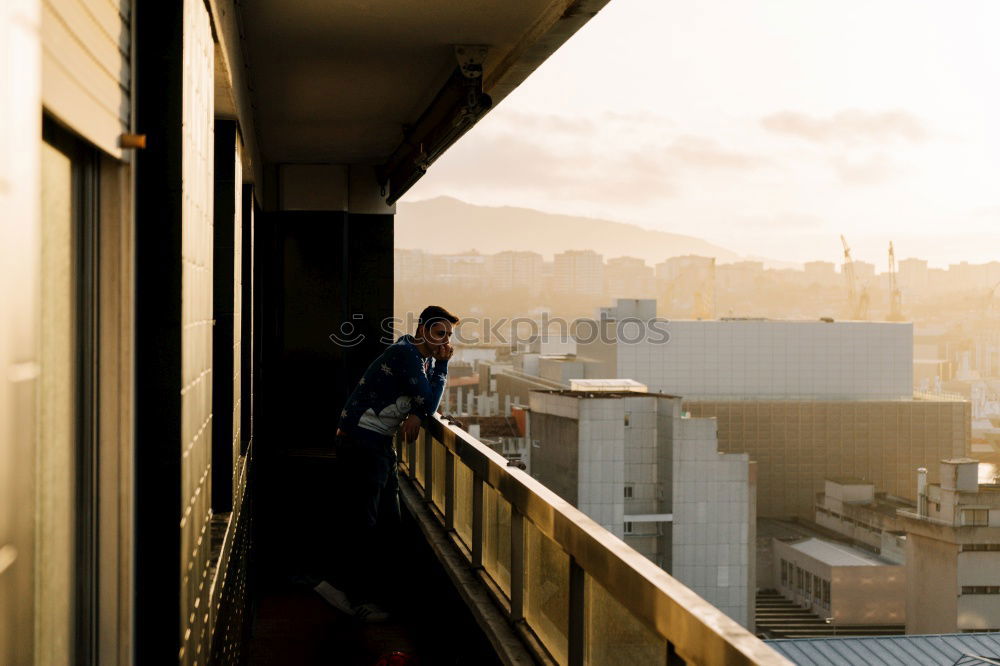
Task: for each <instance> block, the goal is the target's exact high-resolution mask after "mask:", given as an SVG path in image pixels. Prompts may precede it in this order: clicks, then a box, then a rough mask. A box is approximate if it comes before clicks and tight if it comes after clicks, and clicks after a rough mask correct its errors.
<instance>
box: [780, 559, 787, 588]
mask: <svg viewBox="0 0 1000 666" xmlns="http://www.w3.org/2000/svg"><path fill="white" fill-rule="evenodd" d="M781 584H782V585H788V562H787V561H785V560H781Z"/></svg>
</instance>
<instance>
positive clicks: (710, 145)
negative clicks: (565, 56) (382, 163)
mask: <svg viewBox="0 0 1000 666" xmlns="http://www.w3.org/2000/svg"><path fill="white" fill-rule="evenodd" d="M643 119H645V118H643ZM633 127H635V126H633ZM606 129H607V128H606V126H604V125H602V122H597V121H594V122H591V121H589V120H586V119H583V120H578V119H567V118H563V117H560V116H552V115H541V114H525V113H519V112H512V113H507V114H506V115H505V116H503V117H497V118H496V122H493V123H491V124H488V125H484V126H481V127H479V128H478V129H477V131H476V132H475V133H470V135H468V136H467V137H465V138H464V139H463V140H462V141H460V142H459V143H458V144H457V145H455V146H454V147H452V148H451V149H450V150H449V151H448V153H447V154H446V155H445V156H444V157H442V159H441V160H440V161H439V162H438V163H436V164H435V165H434V166H432V167H431V170H430V173H429V174H428V180H429V182H433V183H435V184H436V185H437V186H444V187H447V188H449V191H450V190H451V189H455V188H460V189H463V190H470V189H474V190H478V191H494V192H495V191H507V192H518V193H527V194H532V195H543V196H546V197H554V198H559V199H567V198H572V199H575V200H578V201H586V202H592V203H597V204H601V205H618V204H628V205H630V206H636V205H639V206H641V205H648V204H654V203H658V202H662V201H664V200H667V199H671V198H673V197H676V196H677V195H678V194H679V193H680V191H681V189H682V181H683V179H684V178H685V177H687V176H689V175H692V174H693V175H695V177H697V178H699V179H705V178H709V177H713V178H718V177H726V176H725V174H727V173H729V174H732V173H736V172H741V171H747V170H751V169H757V168H759V167H761V166H763V165H765V164H766V163H767V160H766V159H765V158H763V157H761V156H757V155H753V154H749V153H744V152H739V151H735V150H731V149H729V148H727V147H725V146H723V145H721V144H720V143H719V142H717V141H715V140H714V139H711V138H707V137H702V136H695V135H681V136H677V135H676V134H675V135H674V136H671V137H663V136H662V135H660V136H657V135H655V134H653V133H651V132H650V133H643V134H640V135H637V136H633V137H629V138H623V137H622V136H621V135H620V134H619V133H618V132H617V131H614V132H608V131H605V130H606ZM423 189H426V188H421V191H423Z"/></svg>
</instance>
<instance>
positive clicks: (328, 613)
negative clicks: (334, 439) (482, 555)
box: [248, 468, 500, 666]
mask: <svg viewBox="0 0 1000 666" xmlns="http://www.w3.org/2000/svg"><path fill="white" fill-rule="evenodd" d="M294 471H295V474H293V475H291V476H289V477H287V478H296V479H298V480H299V482H300V483H301V482H303V481H306V480H312V479H310V476H311V475H321V474H322V473H321V472H317V471H316V470H315V469H314V470H311V471H307V470H305V469H302V468H299V469H296V470H294ZM317 480H318V479H317ZM305 487H313V488H315V487H317V486H309V485H307V486H305ZM319 487H322V485H320V486H319ZM312 499H316V498H312ZM282 515H283V516H284V517H285V519H286V520H285V527H286V529H283V530H282V531H281V533H280V534H278V533H275V532H272V531H270V530H268V531H266V532H265V533H263V534H261V535H260V537H262V540H263V541H264V542H266V543H267V542H269V543H271V544H274V543H282V544H285V547H283V548H281V549H280V551H281V552H282V553H284V557H281V558H271V557H269V558H265V560H264V561H260V562H259V563H258V564H259V566H260V569H259V576H257V577H256V580H257V583H256V585H255V590H256V594H255V605H254V618H253V627H252V630H251V631H252V633H251V638H250V645H249V660H248V661H249V663H250V664H252V665H256V664H268V665H270V664H282V665H287V666H296V665H303V666H304V665H312V664H344V665H349V666H354V665H357V666H374V664H376V663H377V662H378V661H379V659H380V658H381V657H382V656H385V655H387V654H389V653H391V652H392V651H393V650H399V651H401V652H405V653H407V654H410V655H412V656H413V657H414V660H413V661H412V662H410V664H412V665H413V666H433V665H435V664H447V665H449V666H462V665H466V664H468V665H470V666H471V665H473V664H475V665H476V666H490V665H491V664H500V661H499V660H498V658H497V656H496V653H495V652H494V651H493V648H492V646H491V645H490V643H489V641H488V639H487V638H486V636H485V635H484V634H483V632H482V631H481V630H480V628H479V626H478V625H477V624H476V621H475V619H474V617H473V616H472V614H471V613H470V612H469V610H468V608H467V607H466V605H465V603H464V602H463V601H462V599H461V597H460V596H459V595H458V592H457V591H456V590H455V589H454V587H453V586H452V583H451V580H450V579H449V577H448V575H447V574H446V573H445V571H444V569H443V568H442V567H441V565H440V563H439V562H438V560H437V558H436V557H435V556H434V553H433V552H432V551H431V549H430V546H429V545H428V544H427V541H426V540H425V539H424V536H423V534H422V533H421V531H420V528H419V527H418V526H417V524H416V523H415V521H414V520H413V518H412V516H410V515H409V513H408V512H407V511H406V509H405V505H404V509H403V524H402V526H401V543H402V544H403V548H402V550H403V555H404V556H403V557H400V559H399V569H398V575H397V578H396V580H397V583H396V590H397V594H395V595H394V599H392V600H390V602H389V603H387V604H386V607H387V610H388V611H390V613H391V614H392V617H391V618H390V620H389V621H387V622H383V623H367V624H366V623H363V622H359V621H357V620H355V619H354V618H351V617H348V616H347V615H345V614H343V613H341V612H340V611H338V610H336V609H335V608H333V607H332V606H330V605H329V604H328V603H327V602H326V601H325V600H323V599H322V598H321V597H320V596H319V595H318V594H316V592H314V591H313V590H312V589H311V588H310V587H309V585H308V584H306V583H303V582H300V581H302V580H303V579H304V577H303V576H301V574H302V573H304V572H305V571H306V570H315V564H316V563H315V561H309V560H310V559H313V558H309V557H308V556H306V554H307V553H310V552H316V549H317V545H316V544H315V543H313V542H311V541H310V539H309V537H308V536H305V535H308V534H310V527H309V521H308V520H304V521H302V522H298V523H295V524H294V526H293V528H292V529H290V530H289V529H287V528H288V527H289V526H290V525H289V521H290V520H291V521H293V522H294V517H296V516H301V515H302V514H301V513H298V514H297V513H295V512H282ZM292 534H297V535H299V537H298V539H299V540H298V542H297V543H294V544H293V543H292V542H290V541H289V539H290V538H292V537H291V536H290V535H292ZM272 552H273V550H272ZM293 553H295V554H296V555H292V554H293ZM331 582H333V583H334V584H336V581H331Z"/></svg>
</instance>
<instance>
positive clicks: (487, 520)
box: [400, 416, 790, 666]
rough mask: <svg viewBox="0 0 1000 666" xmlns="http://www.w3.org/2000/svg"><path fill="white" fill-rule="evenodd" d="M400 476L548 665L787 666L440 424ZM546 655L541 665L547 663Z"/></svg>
mask: <svg viewBox="0 0 1000 666" xmlns="http://www.w3.org/2000/svg"><path fill="white" fill-rule="evenodd" d="M401 448H402V450H401V456H400V457H401V461H402V464H401V473H402V474H404V475H405V476H406V477H407V478H408V479H409V480H410V481H411V482H412V483H413V485H414V486H416V488H417V489H418V490H420V491H422V493H423V497H424V500H425V501H426V503H427V504H428V505H429V506H431V507H433V508H434V511H432V513H433V514H434V515H435V516H436V518H437V519H438V520H439V522H440V523H441V524H442V527H443V528H444V529H446V530H448V531H450V532H453V533H454V541H455V543H456V545H459V546H460V548H459V550H461V551H462V552H463V553H464V554H465V557H466V558H467V560H468V562H469V566H470V567H472V568H473V569H476V570H479V571H480V572H481V575H482V576H483V577H484V578H485V579H486V580H487V581H488V582H489V583H490V585H488V587H489V588H490V589H491V591H492V592H493V594H494V596H495V600H496V602H497V604H498V606H499V607H501V608H502V609H504V612H505V613H506V614H507V616H508V619H509V620H510V621H511V622H512V624H513V625H514V626H515V627H516V628H517V629H518V630H519V631H521V632H522V635H523V637H524V638H525V639H526V640H525V642H526V643H527V644H528V645H529V646H533V647H534V649H536V651H538V652H539V655H538V656H539V657H541V658H542V660H543V661H552V662H555V663H558V664H569V665H571V666H578V665H583V664H588V665H594V666H597V665H606V664H646V663H660V664H663V663H667V664H673V663H685V662H688V663H694V664H764V665H768V666H770V665H774V666H777V665H779V664H780V665H782V666H787V665H789V664H790V662H789V661H787V660H786V659H785V658H784V657H782V656H781V655H779V654H778V653H777V652H775V651H774V650H773V649H771V648H770V647H768V646H767V645H765V644H764V643H763V642H762V641H760V640H759V639H758V638H756V637H755V636H753V635H752V634H751V633H750V632H748V631H747V630H746V629H744V628H743V627H741V626H740V625H738V624H737V623H736V622H735V621H733V620H732V619H730V618H729V617H727V616H726V615H725V614H724V613H723V612H722V611H720V610H719V609H717V608H715V607H714V606H712V605H711V604H709V603H708V602H707V601H705V600H704V599H702V598H701V597H699V596H698V595H696V594H695V593H694V592H692V591H691V590H690V589H688V588H687V587H685V586H684V585H683V584H681V583H680V582H678V581H677V580H676V579H674V578H673V577H671V576H670V575H669V574H667V573H666V572H665V571H663V570H662V569H660V568H659V567H657V566H656V565H655V564H653V563H652V562H650V561H649V560H647V559H646V558H645V557H643V556H642V555H640V554H639V553H637V552H636V551H635V550H633V549H632V548H630V547H629V546H627V545H626V544H625V543H624V542H622V541H621V540H619V539H618V538H616V537H615V536H614V535H612V534H611V533H610V532H608V531H607V530H605V529H604V528H603V527H601V526H600V525H598V524H597V523H595V522H594V521H593V520H591V519H590V518H588V517H587V516H586V515H584V514H583V513H581V512H580V511H579V510H577V509H576V508H574V507H573V506H572V505H570V504H569V503H567V502H566V501H564V500H563V499H561V498H560V497H558V496H557V495H556V494H555V493H553V492H552V491H550V490H549V489H548V488H546V487H545V486H543V485H542V484H540V483H539V482H538V481H536V480H534V479H532V478H531V477H530V476H529V475H528V474H526V473H525V472H523V471H521V470H519V469H516V468H513V467H508V465H507V460H506V459H505V458H504V457H503V456H501V455H500V454H499V453H496V452H495V451H493V450H492V449H490V448H489V447H487V446H485V445H484V444H482V443H480V442H479V441H478V440H476V439H475V438H474V437H472V436H471V435H469V434H468V433H466V432H464V431H463V430H460V429H458V428H456V427H454V426H451V425H449V424H448V423H447V422H445V421H443V420H441V419H440V417H437V416H435V418H434V419H433V420H432V421H430V422H429V423H428V425H427V427H426V428H425V429H424V430H422V431H421V434H420V436H419V437H418V438H417V441H414V442H409V443H407V444H403V445H402V446H401ZM542 652H544V654H541V653H542Z"/></svg>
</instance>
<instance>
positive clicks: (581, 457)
mask: <svg viewBox="0 0 1000 666" xmlns="http://www.w3.org/2000/svg"><path fill="white" fill-rule="evenodd" d="M575 385H576V387H577V389H578V390H568V391H567V390H554V391H532V392H531V398H530V400H531V411H530V416H529V419H530V425H529V429H530V432H529V438H530V439H531V440H532V442H533V445H532V453H531V474H532V476H535V477H536V478H538V479H539V481H541V482H542V483H545V484H546V485H547V486H548V487H549V488H551V489H552V490H553V491H554V492H556V493H557V494H559V495H560V496H561V497H563V499H565V500H566V501H568V502H570V503H572V504H574V505H575V506H577V507H578V508H579V509H580V510H581V511H583V512H584V513H586V514H587V515H589V516H590V517H591V518H593V519H594V520H595V521H597V522H598V523H600V524H601V525H602V526H603V527H605V528H607V529H608V530H609V531H611V532H612V533H613V534H615V535H616V536H618V537H620V538H622V539H623V540H624V541H625V543H627V544H628V545H630V546H632V547H633V548H635V549H636V550H637V551H639V552H640V553H642V554H643V555H645V556H646V557H648V558H649V559H650V560H652V561H653V562H655V563H656V564H658V565H659V566H661V567H663V568H664V569H666V570H667V571H669V572H670V573H671V575H673V576H674V577H675V578H677V579H678V580H680V581H681V582H683V583H684V584H685V585H687V586H689V587H690V588H691V589H693V590H694V591H695V592H697V593H698V594H699V595H701V596H702V597H703V598H705V599H706V600H707V601H709V602H710V603H711V604H712V605H714V606H716V607H718V608H719V609H721V610H722V611H723V612H725V613H726V614H727V615H729V616H730V617H732V618H733V619H734V620H736V621H737V622H739V623H740V624H742V625H744V626H747V627H751V628H752V626H751V625H752V621H753V613H752V607H753V598H754V595H755V592H756V583H755V580H754V575H755V563H754V557H755V536H754V531H755V525H756V504H755V502H756V488H755V478H756V474H755V469H756V468H755V465H753V464H752V463H751V462H750V459H749V456H748V455H746V454H722V453H719V451H718V446H717V445H718V442H717V440H716V421H715V419H713V418H703V419H692V418H685V417H684V416H683V415H682V411H681V400H680V398H677V397H673V396H666V395H657V394H648V393H642V392H633V391H620V390H615V389H616V387H619V386H620V385H621V383H611V384H608V383H606V382H600V381H597V382H576V383H575ZM579 389H582V390H579Z"/></svg>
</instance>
